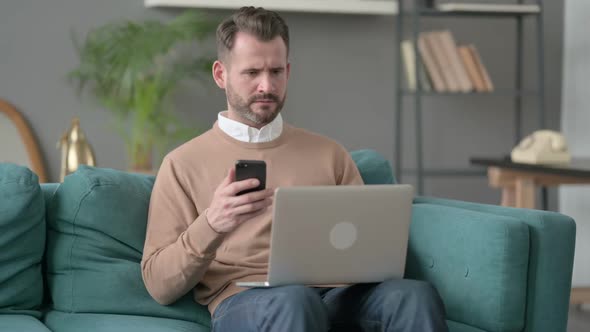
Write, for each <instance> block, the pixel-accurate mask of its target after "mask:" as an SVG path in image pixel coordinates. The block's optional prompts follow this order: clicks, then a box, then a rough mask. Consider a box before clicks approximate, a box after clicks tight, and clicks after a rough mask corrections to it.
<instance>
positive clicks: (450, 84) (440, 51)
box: [422, 31, 461, 92]
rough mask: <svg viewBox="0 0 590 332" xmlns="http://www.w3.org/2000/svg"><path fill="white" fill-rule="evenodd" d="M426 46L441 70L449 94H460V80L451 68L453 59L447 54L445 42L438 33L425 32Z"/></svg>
mask: <svg viewBox="0 0 590 332" xmlns="http://www.w3.org/2000/svg"><path fill="white" fill-rule="evenodd" d="M422 34H423V36H424V39H425V41H426V44H427V45H428V46H429V48H430V50H431V52H432V56H433V58H434V62H435V63H436V66H437V67H438V68H439V71H440V73H441V76H442V79H443V81H444V82H445V86H446V87H447V91H448V92H459V91H461V89H460V87H459V80H458V79H457V77H456V73H455V71H454V70H453V67H452V66H451V59H450V58H449V57H448V56H447V54H446V52H445V46H444V41H443V40H442V39H441V38H440V35H439V34H438V32H437V31H432V32H423V33H422Z"/></svg>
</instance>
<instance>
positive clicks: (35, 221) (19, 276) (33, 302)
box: [0, 163, 45, 319]
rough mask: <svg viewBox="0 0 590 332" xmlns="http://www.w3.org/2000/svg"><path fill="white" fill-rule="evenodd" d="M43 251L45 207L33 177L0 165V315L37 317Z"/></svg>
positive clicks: (39, 314)
mask: <svg viewBox="0 0 590 332" xmlns="http://www.w3.org/2000/svg"><path fill="white" fill-rule="evenodd" d="M44 250H45V205H44V202H43V195H42V193H41V189H40V187H39V179H38V177H37V175H35V174H34V173H33V172H31V171H30V170H29V169H27V168H26V167H23V166H17V165H14V164H8V163H0V314H2V313H3V314H26V315H31V316H34V317H37V318H38V317H40V316H41V313H40V311H39V309H40V306H41V302H42V298H43V278H42V274H41V260H42V258H43V251H44ZM0 319H1V318H0Z"/></svg>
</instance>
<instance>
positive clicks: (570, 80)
mask: <svg viewBox="0 0 590 332" xmlns="http://www.w3.org/2000/svg"><path fill="white" fill-rule="evenodd" d="M589 18H590V1H588V0H567V1H566V2H565V32H564V35H565V36H564V56H563V58H564V67H563V75H564V76H563V79H564V81H563V91H562V104H563V106H562V126H563V132H564V134H565V136H566V139H567V140H568V144H569V147H570V149H571V151H572V155H573V156H574V157H579V158H581V157H585V158H590V131H589V129H590V99H589V98H588V96H590V37H589V36H588V31H589V30H588V29H589V28H588V19H589ZM559 206H560V212H562V213H564V214H567V215H569V216H571V217H573V218H574V219H575V220H576V225H577V235H576V257H575V260H574V277H573V284H574V286H577V287H580V286H590V186H587V185H586V186H562V187H561V188H560V193H559Z"/></svg>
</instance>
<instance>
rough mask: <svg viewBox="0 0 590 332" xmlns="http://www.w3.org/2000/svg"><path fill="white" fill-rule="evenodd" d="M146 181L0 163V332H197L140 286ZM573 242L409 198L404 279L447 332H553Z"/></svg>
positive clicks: (197, 320)
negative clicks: (54, 173)
mask: <svg viewBox="0 0 590 332" xmlns="http://www.w3.org/2000/svg"><path fill="white" fill-rule="evenodd" d="M352 156H353V159H354V160H355V162H356V163H357V166H358V168H359V170H360V171H361V174H362V176H363V179H364V180H365V182H366V183H367V184H369V185H370V184H378V183H394V182H395V179H394V177H393V174H392V172H391V167H390V165H389V163H388V162H387V161H386V160H385V159H384V158H383V157H382V156H380V155H379V154H377V153H375V152H374V151H371V150H361V151H354V152H352ZM153 183H154V178H153V177H151V176H145V175H139V174H131V173H126V172H121V171H116V170H110V169H101V168H92V167H81V168H80V169H79V170H78V171H77V172H76V173H74V174H72V175H70V176H68V177H67V178H66V180H65V181H64V183H62V184H43V185H39V184H38V179H37V176H36V175H34V174H33V173H32V172H31V171H30V170H28V169H27V168H24V167H20V166H16V165H11V164H0V331H30V332H37V331H39V332H41V331H55V332H74V331H76V332H78V331H85V332H113V331H130V332H133V331H141V332H152V331H154V332H155V331H159V332H181V331H182V332H189V331H190V332H201V331H209V329H210V317H209V313H208V312H207V309H206V308H205V307H202V306H200V305H198V304H196V303H194V302H193V301H192V299H191V298H190V296H189V295H187V296H185V297H184V298H182V299H180V300H179V301H178V302H176V303H175V304H173V305H170V306H161V305H159V304H157V303H156V302H155V301H154V300H153V299H152V298H151V297H150V296H149V294H148V292H147V291H146V289H145V287H144V285H143V282H142V278H141V272H140V264H139V263H140V260H141V256H142V249H143V241H144V235H145V229H146V219H147V209H148V204H149V199H150V192H151V189H152V185H153ZM574 238H575V223H574V221H573V220H572V219H571V218H569V217H567V216H564V215H561V214H558V213H553V212H545V211H536V210H524V209H512V208H504V207H498V206H491V205H483V204H476V203H468V202H462V201H453V200H443V199H438V198H428V197H417V198H416V199H415V202H414V207H413V214H412V224H411V230H410V241H409V245H408V260H407V268H406V277H407V278H413V279H422V280H427V281H429V282H431V283H432V284H433V285H434V286H435V287H436V288H437V289H438V291H439V293H440V294H441V296H442V298H443V301H444V303H445V305H446V310H447V317H448V323H449V327H450V330H451V331H452V332H481V331H488V332H500V331H528V332H533V331H534V332H558V331H565V330H566V324H567V311H568V300H569V293H570V287H571V273H572V264H573V256H574ZM417 332H419V331H417Z"/></svg>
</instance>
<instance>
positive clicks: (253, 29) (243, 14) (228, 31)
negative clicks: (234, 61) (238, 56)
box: [217, 7, 289, 59]
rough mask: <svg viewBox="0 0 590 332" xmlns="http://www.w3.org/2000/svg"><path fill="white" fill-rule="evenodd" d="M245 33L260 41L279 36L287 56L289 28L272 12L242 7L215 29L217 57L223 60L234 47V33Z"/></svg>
mask: <svg viewBox="0 0 590 332" xmlns="http://www.w3.org/2000/svg"><path fill="white" fill-rule="evenodd" d="M238 32H246V33H248V34H251V35H253V36H255V37H256V38H258V39H259V40H261V41H270V40H273V39H274V38H276V37H277V36H281V38H282V39H283V41H284V42H285V45H286V46H287V54H289V27H288V26H287V23H285V20H283V18H282V17H281V16H279V14H277V13H276V12H274V11H270V10H266V9H264V8H261V7H259V8H254V7H242V8H240V9H239V10H238V12H236V13H235V14H233V15H232V16H230V17H228V18H226V19H225V20H223V22H221V23H220V24H219V26H218V27H217V56H218V57H219V59H222V58H224V57H225V56H226V55H227V53H229V52H230V51H231V50H232V48H233V47H234V40H235V36H236V33H238Z"/></svg>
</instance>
